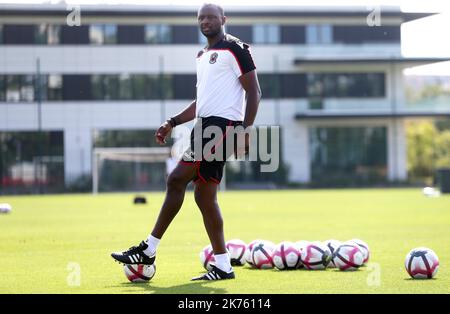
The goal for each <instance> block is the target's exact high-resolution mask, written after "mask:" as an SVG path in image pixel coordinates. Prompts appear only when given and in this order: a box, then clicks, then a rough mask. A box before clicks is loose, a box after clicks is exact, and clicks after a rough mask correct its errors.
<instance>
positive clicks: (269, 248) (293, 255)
mask: <svg viewBox="0 0 450 314" xmlns="http://www.w3.org/2000/svg"><path fill="white" fill-rule="evenodd" d="M226 248H227V250H228V252H229V254H230V258H231V264H232V265H233V266H243V265H245V264H248V265H249V266H250V267H252V268H258V269H271V268H274V267H275V268H277V269H279V270H293V269H300V268H303V269H307V270H324V269H326V268H337V269H339V270H342V271H354V270H357V269H358V268H360V267H361V266H363V265H365V264H366V263H367V262H368V261H369V258H370V250H369V246H368V245H367V243H365V242H364V241H362V240H359V239H352V240H349V241H346V242H340V241H338V240H327V241H324V242H319V241H315V242H308V241H298V242H296V243H293V242H281V243H279V244H278V245H275V244H274V243H273V242H271V241H266V240H260V239H258V240H254V241H252V242H250V243H249V244H248V245H247V244H246V243H245V242H244V241H242V240H239V239H234V240H230V241H228V242H227V243H226ZM200 261H201V263H202V265H203V267H204V268H205V269H206V270H211V264H214V262H215V260H214V253H213V251H212V247H211V245H208V246H206V247H205V248H204V249H203V250H202V251H201V252H200ZM405 266H406V270H407V272H408V273H409V274H410V276H411V277H412V278H432V277H434V276H435V274H436V272H437V269H438V267H439V260H438V258H437V256H436V254H435V253H434V252H433V251H432V250H430V249H426V248H418V249H414V250H412V251H411V252H410V253H409V254H408V255H407V257H406V261H405Z"/></svg>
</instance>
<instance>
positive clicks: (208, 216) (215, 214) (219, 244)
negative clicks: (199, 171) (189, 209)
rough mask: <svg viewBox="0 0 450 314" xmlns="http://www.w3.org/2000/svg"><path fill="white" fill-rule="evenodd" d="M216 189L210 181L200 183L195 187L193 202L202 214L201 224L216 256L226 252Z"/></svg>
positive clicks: (216, 186)
mask: <svg viewBox="0 0 450 314" xmlns="http://www.w3.org/2000/svg"><path fill="white" fill-rule="evenodd" d="M217 188H218V185H217V184H216V183H214V182H211V181H207V182H204V183H203V182H200V183H199V184H197V185H196V186H195V202H196V203H197V206H198V208H199V209H200V211H201V213H202V216H203V223H204V224H205V228H206V232H207V233H208V237H209V240H210V241H211V245H212V247H213V251H214V254H216V255H217V254H223V253H226V252H227V250H226V248H225V239H224V234H223V219H222V215H221V212H220V208H219V204H218V203H217Z"/></svg>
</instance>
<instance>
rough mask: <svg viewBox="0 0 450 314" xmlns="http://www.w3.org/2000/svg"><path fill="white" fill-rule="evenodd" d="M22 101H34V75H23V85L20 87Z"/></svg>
mask: <svg viewBox="0 0 450 314" xmlns="http://www.w3.org/2000/svg"><path fill="white" fill-rule="evenodd" d="M20 100H21V101H33V100H34V78H33V75H23V76H22V84H21V86H20Z"/></svg>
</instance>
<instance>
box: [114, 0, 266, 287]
mask: <svg viewBox="0 0 450 314" xmlns="http://www.w3.org/2000/svg"><path fill="white" fill-rule="evenodd" d="M225 22H226V17H225V15H224V12H223V9H222V7H220V6H219V5H215V4H204V5H203V6H202V7H201V8H200V10H199V11H198V24H199V27H200V30H201V32H202V34H203V35H204V36H205V37H206V38H207V40H208V45H207V46H206V47H205V48H204V49H202V50H201V51H200V52H199V53H198V55H197V98H196V100H194V101H193V102H192V103H191V104H190V105H189V106H188V107H187V108H186V109H184V110H183V111H182V112H180V113H179V114H177V115H175V116H173V117H171V118H170V119H168V120H167V121H166V122H164V123H163V124H162V125H161V126H160V127H159V129H158V130H157V132H156V134H155V137H156V141H157V142H158V143H159V144H164V143H165V142H166V137H167V136H168V135H169V134H170V132H171V130H172V129H173V128H174V127H176V126H177V125H180V124H183V123H186V122H188V121H191V120H193V119H195V118H198V120H199V122H197V123H196V125H195V126H194V130H193V131H192V134H191V148H190V150H188V151H187V152H185V153H184V155H183V158H182V160H180V161H179V163H178V165H177V166H176V168H175V169H174V170H173V171H172V173H171V174H170V175H169V177H168V179H167V191H166V197H165V200H164V203H163V205H162V208H161V211H160V213H159V216H158V219H157V221H156V224H155V226H154V229H153V231H152V233H151V234H150V235H149V236H148V238H147V240H145V241H142V242H141V243H140V244H139V245H138V246H134V247H132V248H130V249H129V250H128V251H125V252H122V253H112V254H111V256H112V257H113V258H114V259H115V260H117V261H119V262H121V263H124V264H144V265H151V264H153V263H154V262H155V257H156V249H157V247H158V245H159V242H160V240H161V238H162V236H163V235H164V233H165V231H166V230H167V228H168V227H169V225H170V223H171V222H172V220H173V219H174V218H175V216H176V215H177V213H178V211H179V210H180V208H181V205H182V204H183V200H184V195H185V191H186V187H187V185H188V183H189V182H190V181H192V180H193V181H194V183H195V192H194V193H195V201H196V203H197V205H198V207H199V208H200V211H201V213H202V216H203V221H204V224H205V228H206V231H207V233H208V236H209V239H210V241H211V245H212V247H213V251H214V255H215V261H216V264H215V265H214V266H213V268H212V270H211V271H209V272H208V273H206V274H204V275H202V276H200V277H196V278H193V279H192V280H221V279H233V278H234V277H235V276H234V272H233V269H232V267H231V264H230V257H229V255H228V253H227V251H226V248H225V240H224V232H223V220H222V216H221V213H220V208H219V206H218V204H217V190H218V186H219V183H220V181H221V179H222V173H223V167H224V165H225V161H226V158H227V157H229V156H228V155H229V154H228V155H227V154H226V153H225V155H224V156H223V157H224V158H222V159H220V160H212V161H209V160H210V159H208V158H205V157H207V156H200V157H201V158H198V157H199V156H198V154H197V153H198V152H196V151H195V150H194V146H196V145H195V143H198V142H199V141H200V143H201V148H202V154H203V148H204V147H205V142H204V139H203V138H202V139H200V138H197V137H198V136H197V134H198V132H195V130H196V129H200V131H203V130H205V128H207V127H209V126H211V127H215V128H216V129H217V127H218V128H220V130H221V131H222V132H223V136H222V137H220V138H218V139H217V143H216V144H215V145H214V147H213V149H212V150H211V153H215V149H217V147H218V146H222V148H223V149H224V150H225V147H226V146H227V145H226V140H227V133H228V131H229V128H232V127H235V126H241V125H242V126H243V127H244V128H247V127H249V126H252V125H253V123H254V120H255V117H256V113H257V111H258V105H259V101H260V99H261V91H260V87H259V82H258V78H257V74H256V70H255V69H256V68H255V65H254V63H253V60H252V56H251V54H250V51H249V46H248V45H247V44H245V43H243V42H241V41H240V40H239V39H237V38H235V37H233V36H231V35H229V34H225V32H224V25H225ZM202 133H203V132H201V133H200V134H202ZM238 134H239V133H238ZM240 134H242V136H245V135H244V133H240ZM202 137H203V136H202ZM214 140H216V138H214ZM247 151H248V137H247V136H246V137H245V152H247Z"/></svg>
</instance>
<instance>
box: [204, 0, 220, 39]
mask: <svg viewBox="0 0 450 314" xmlns="http://www.w3.org/2000/svg"><path fill="white" fill-rule="evenodd" d="M226 20H227V18H226V17H225V16H224V12H223V8H222V7H221V6H220V5H218V4H212V3H205V4H204V5H202V6H201V7H200V9H199V10H198V16H197V21H198V24H199V26H200V31H201V32H202V34H203V35H204V36H206V37H208V38H213V37H215V36H218V35H219V34H220V33H223V25H225V23H226Z"/></svg>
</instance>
